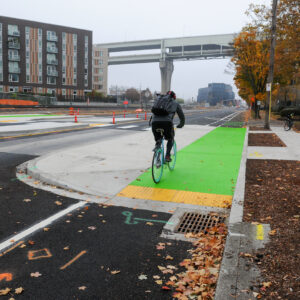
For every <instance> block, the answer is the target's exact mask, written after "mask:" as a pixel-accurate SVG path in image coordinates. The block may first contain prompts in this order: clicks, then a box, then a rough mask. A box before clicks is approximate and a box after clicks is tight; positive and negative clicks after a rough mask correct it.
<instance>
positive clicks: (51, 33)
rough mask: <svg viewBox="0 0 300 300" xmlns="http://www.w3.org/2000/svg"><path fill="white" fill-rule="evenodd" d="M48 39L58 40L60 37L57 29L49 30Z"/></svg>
mask: <svg viewBox="0 0 300 300" xmlns="http://www.w3.org/2000/svg"><path fill="white" fill-rule="evenodd" d="M47 41H53V42H57V41H58V37H57V35H56V32H55V31H50V30H47Z"/></svg>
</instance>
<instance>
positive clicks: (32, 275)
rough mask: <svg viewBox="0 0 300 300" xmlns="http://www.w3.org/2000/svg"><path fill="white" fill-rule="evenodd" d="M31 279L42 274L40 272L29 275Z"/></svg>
mask: <svg viewBox="0 0 300 300" xmlns="http://www.w3.org/2000/svg"><path fill="white" fill-rule="evenodd" d="M30 276H31V277H40V276H42V274H41V273H40V272H35V273H30Z"/></svg>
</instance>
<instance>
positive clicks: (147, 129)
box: [142, 127, 151, 131]
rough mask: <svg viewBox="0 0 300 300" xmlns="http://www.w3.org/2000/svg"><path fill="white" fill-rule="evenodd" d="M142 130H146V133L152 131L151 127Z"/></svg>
mask: <svg viewBox="0 0 300 300" xmlns="http://www.w3.org/2000/svg"><path fill="white" fill-rule="evenodd" d="M142 130H144V131H150V130H151V127H146V128H143V129H142Z"/></svg>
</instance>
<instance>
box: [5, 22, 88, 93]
mask: <svg viewBox="0 0 300 300" xmlns="http://www.w3.org/2000/svg"><path fill="white" fill-rule="evenodd" d="M92 45H93V41H92V31H89V30H83V29H76V28H71V27H64V26H59V25H52V24H45V23H39V22H34V21H27V20H22V19H14V18H9V17H2V16H0V92H33V93H36V94H46V93H47V94H52V95H62V96H66V97H69V96H74V95H78V96H84V94H85V93H86V92H89V91H91V89H92V74H93V72H92Z"/></svg>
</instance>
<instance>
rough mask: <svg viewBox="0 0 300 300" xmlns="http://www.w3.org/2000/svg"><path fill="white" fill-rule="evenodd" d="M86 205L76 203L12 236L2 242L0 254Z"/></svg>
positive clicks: (82, 202) (83, 202)
mask: <svg viewBox="0 0 300 300" xmlns="http://www.w3.org/2000/svg"><path fill="white" fill-rule="evenodd" d="M86 204H87V203H86V202H85V201H80V202H78V203H75V204H73V205H71V206H69V207H68V208H66V209H64V210H62V211H60V212H58V213H56V214H55V215H53V216H51V217H49V218H47V219H46V220H44V221H41V222H39V223H37V224H35V225H33V226H31V227H29V228H28V229H26V230H24V231H22V232H20V233H18V234H16V235H14V236H11V237H10V238H9V239H7V240H6V241H4V242H3V243H1V244H0V253H1V252H3V250H4V249H5V248H7V247H11V246H12V245H13V244H14V243H16V242H18V241H19V240H21V239H23V238H25V237H27V236H28V235H30V234H32V233H33V232H35V231H37V230H39V229H42V228H45V227H47V226H49V224H51V223H52V222H54V221H56V220H57V219H59V218H61V217H63V216H64V215H66V214H68V213H69V212H71V211H73V210H75V209H77V208H79V207H81V206H84V205H86Z"/></svg>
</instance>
